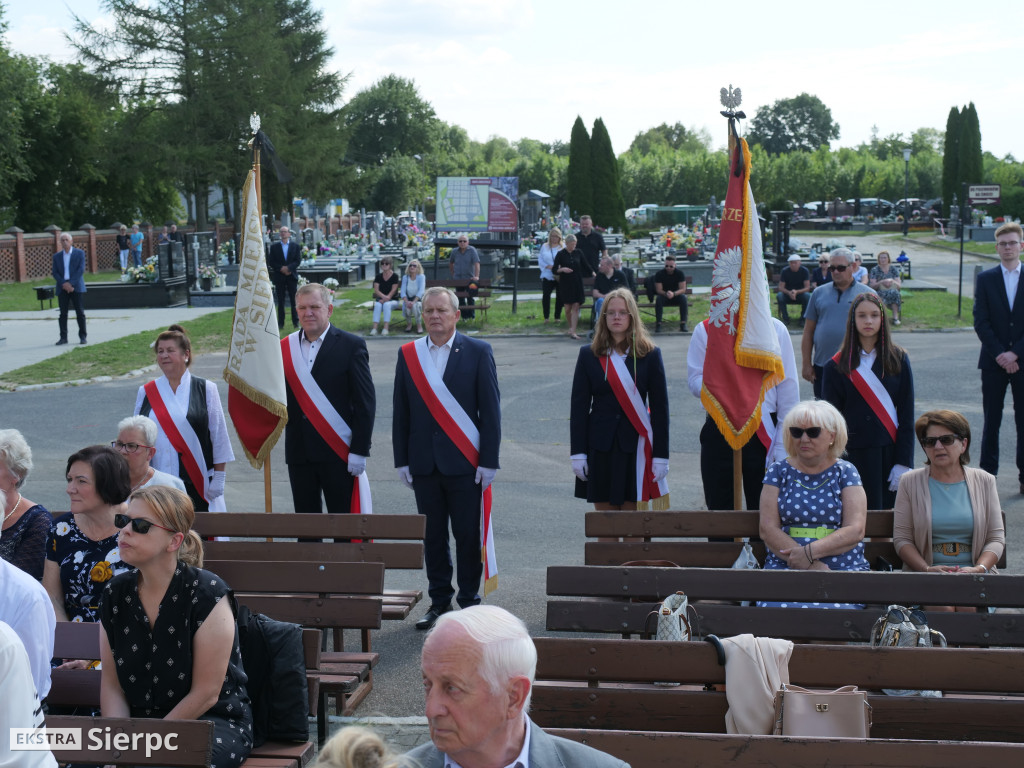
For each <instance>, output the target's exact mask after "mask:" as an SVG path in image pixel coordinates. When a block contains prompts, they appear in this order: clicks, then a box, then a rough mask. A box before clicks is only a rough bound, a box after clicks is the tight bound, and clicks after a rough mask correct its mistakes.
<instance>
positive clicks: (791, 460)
mask: <svg viewBox="0 0 1024 768" xmlns="http://www.w3.org/2000/svg"><path fill="white" fill-rule="evenodd" d="M782 433H783V440H784V442H785V446H786V454H787V456H786V458H785V459H783V460H782V461H777V462H775V463H774V464H772V465H771V466H770V467H769V468H768V472H767V473H766V474H765V477H764V488H763V489H762V491H761V520H760V525H759V530H760V534H761V538H762V539H764V542H765V544H766V546H767V547H768V554H767V556H766V557H765V562H764V567H765V568H766V569H775V570H779V569H783V568H790V569H794V570H799V571H808V570H810V571H829V570H832V571H866V570H869V567H868V562H867V560H865V559H864V524H865V522H866V521H867V505H866V504H865V501H864V489H863V488H862V487H861V482H860V475H858V474H857V468H856V467H854V466H853V464H851V463H850V462H848V461H843V460H842V459H840V458H839V457H840V456H842V455H843V450H844V449H845V448H846V439H847V437H846V435H847V433H846V422H845V421H844V420H843V416H842V414H841V413H839V411H837V410H836V409H835V406H833V405H832V404H830V403H827V402H825V401H824V400H805V401H803V402H801V403H798V404H797V405H796V406H795V407H793V409H792V410H790V412H789V413H788V414H787V415H786V418H785V420H784V421H783V422H782ZM758 605H764V606H772V607H782V608H798V607H806V606H812V607H816V608H863V607H864V606H862V605H850V604H840V603H777V602H776V603H761V602H759V603H758Z"/></svg>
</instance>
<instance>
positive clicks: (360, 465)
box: [348, 453, 366, 477]
mask: <svg viewBox="0 0 1024 768" xmlns="http://www.w3.org/2000/svg"><path fill="white" fill-rule="evenodd" d="M365 471H366V457H365V456H360V455H359V454H358V453H350V454H349V455H348V473H349V474H350V475H352V477H359V476H360V475H361V474H363V472H365Z"/></svg>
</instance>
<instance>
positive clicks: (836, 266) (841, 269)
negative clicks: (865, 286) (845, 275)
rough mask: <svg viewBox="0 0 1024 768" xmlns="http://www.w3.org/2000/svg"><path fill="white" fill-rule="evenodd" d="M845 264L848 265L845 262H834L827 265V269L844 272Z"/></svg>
mask: <svg viewBox="0 0 1024 768" xmlns="http://www.w3.org/2000/svg"><path fill="white" fill-rule="evenodd" d="M847 266H848V265H846V264H836V265H834V266H831V267H829V268H828V271H829V272H845V271H846V268H847Z"/></svg>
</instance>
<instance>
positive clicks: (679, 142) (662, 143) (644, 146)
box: [629, 122, 711, 154]
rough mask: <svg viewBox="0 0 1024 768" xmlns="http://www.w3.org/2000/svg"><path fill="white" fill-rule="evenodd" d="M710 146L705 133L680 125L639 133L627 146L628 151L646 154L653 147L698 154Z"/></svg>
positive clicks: (708, 136) (660, 126)
mask: <svg viewBox="0 0 1024 768" xmlns="http://www.w3.org/2000/svg"><path fill="white" fill-rule="evenodd" d="M710 146H711V137H710V135H708V134H707V133H706V132H702V131H698V130H695V129H692V128H690V129H688V128H686V126H684V125H683V124H682V123H678V122H677V123H675V124H674V125H669V124H668V123H662V124H661V125H657V126H655V127H654V128H648V129H647V130H646V131H641V132H640V133H638V134H637V135H636V138H634V139H633V143H632V144H630V145H629V151H630V152H633V151H634V150H635V151H637V152H640V153H642V154H647V153H649V152H651V151H653V149H654V148H655V147H668V148H670V149H673V150H677V151H678V150H683V151H687V152H698V151H700V150H701V149H708V148H709V147H710Z"/></svg>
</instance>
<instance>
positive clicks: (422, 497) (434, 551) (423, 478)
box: [413, 471, 484, 608]
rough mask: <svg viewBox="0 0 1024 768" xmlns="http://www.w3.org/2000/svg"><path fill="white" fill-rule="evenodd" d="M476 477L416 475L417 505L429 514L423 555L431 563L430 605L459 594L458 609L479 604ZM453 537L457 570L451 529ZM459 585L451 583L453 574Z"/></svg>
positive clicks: (480, 565)
mask: <svg viewBox="0 0 1024 768" xmlns="http://www.w3.org/2000/svg"><path fill="white" fill-rule="evenodd" d="M473 480H474V475H442V474H441V473H440V472H437V471H434V472H432V473H431V474H429V475H415V476H414V477H413V491H414V492H415V494H416V507H417V510H418V511H419V513H420V514H421V515H426V518H427V530H426V535H425V537H424V540H423V559H424V561H425V563H426V567H427V582H428V589H427V592H428V594H429V595H430V604H431V605H432V606H447V605H448V604H449V603H451V601H452V596H455V599H456V601H457V602H458V604H459V607H460V608H468V607H469V606H471V605H477V604H478V603H479V602H480V594H479V591H480V579H481V577H482V576H483V571H484V565H483V562H482V561H481V559H480V493H481V489H480V486H479V485H477V484H476V483H475V482H473ZM449 523H450V524H451V533H452V535H453V536H454V537H455V559H456V568H455V570H454V571H453V569H452V554H451V547H450V546H449V543H448V527H449ZM453 573H454V575H455V578H456V581H457V583H458V585H459V590H458V593H456V591H455V589H454V588H453V587H452V575H453Z"/></svg>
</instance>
